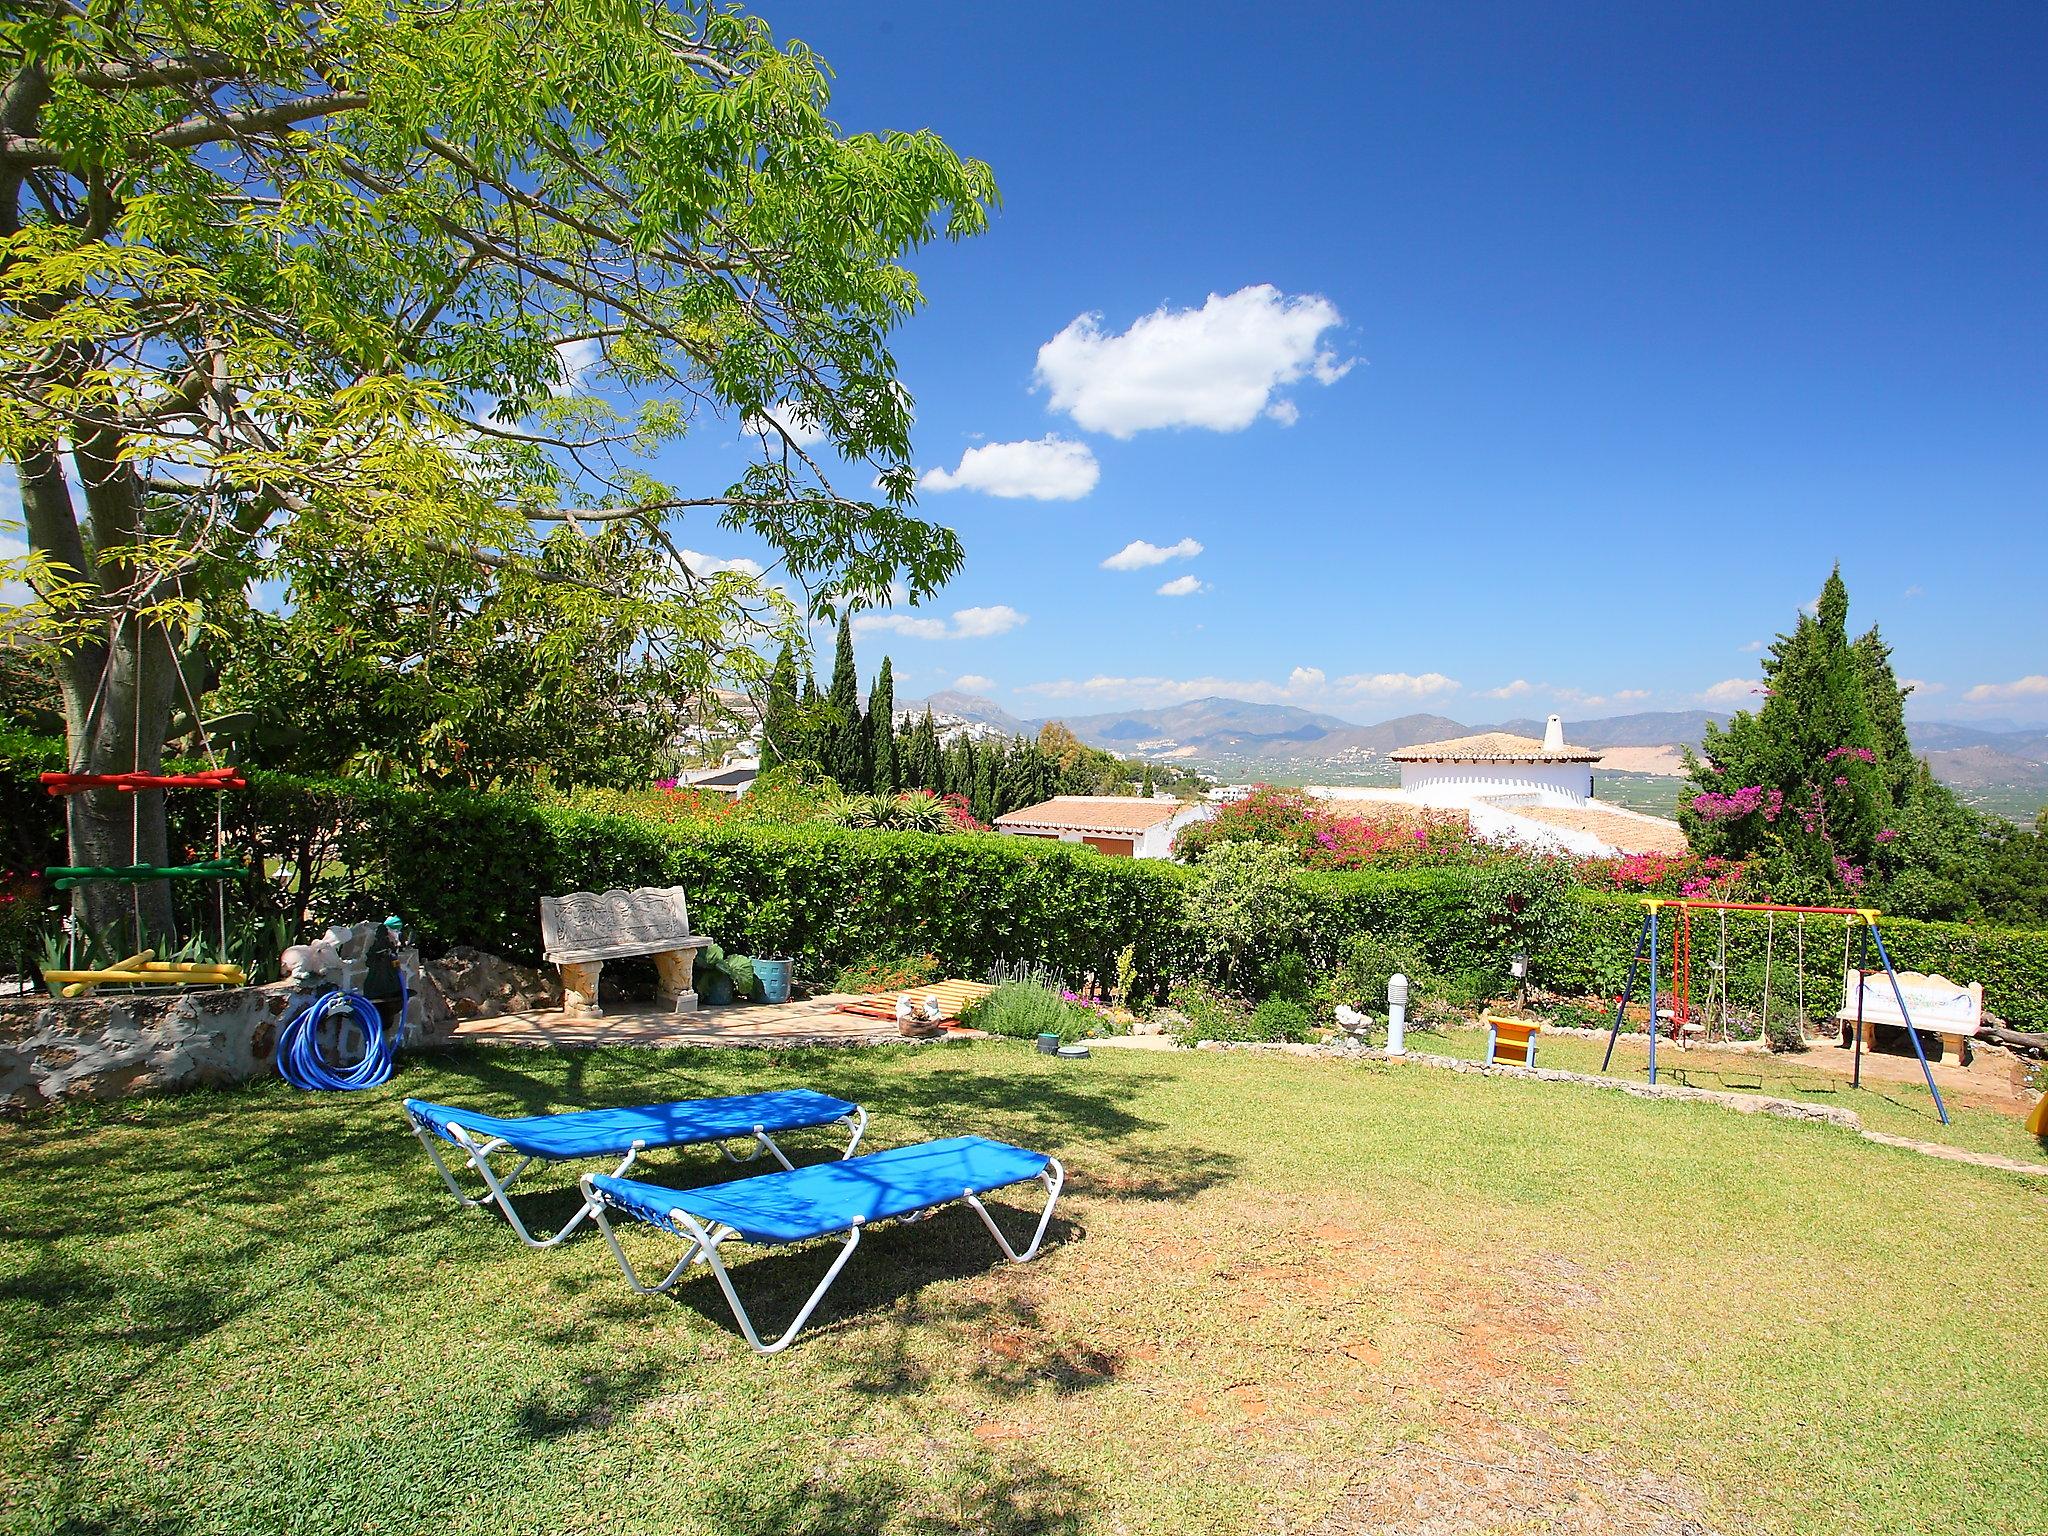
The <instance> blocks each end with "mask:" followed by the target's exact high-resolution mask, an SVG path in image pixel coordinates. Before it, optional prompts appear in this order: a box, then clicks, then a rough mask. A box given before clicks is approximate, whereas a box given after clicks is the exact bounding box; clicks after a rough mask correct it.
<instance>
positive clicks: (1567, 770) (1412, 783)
mask: <svg viewBox="0 0 2048 1536" xmlns="http://www.w3.org/2000/svg"><path fill="white" fill-rule="evenodd" d="M1401 793H1402V794H1403V795H1405V796H1407V797H1408V798H1409V799H1411V800H1414V801H1416V802H1417V803H1419V804H1422V805H1439V806H1453V805H1457V806H1462V805H1464V804H1466V803H1467V802H1469V801H1470V800H1471V799H1472V798H1473V797H1474V796H1477V795H1510V794H1513V795H1533V796H1535V801H1534V803H1535V804H1537V805H1561V806H1570V805H1578V804H1582V803H1583V802H1585V801H1587V800H1590V799H1591V798H1592V797H1593V768H1592V765H1591V764H1589V763H1403V764H1402V765H1401Z"/></svg>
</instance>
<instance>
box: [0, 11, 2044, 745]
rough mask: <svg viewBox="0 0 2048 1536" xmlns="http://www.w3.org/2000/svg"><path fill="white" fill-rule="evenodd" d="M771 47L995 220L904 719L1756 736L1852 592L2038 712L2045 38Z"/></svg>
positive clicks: (1361, 27)
mask: <svg viewBox="0 0 2048 1536" xmlns="http://www.w3.org/2000/svg"><path fill="white" fill-rule="evenodd" d="M762 9H763V12H764V14H766V15H767V16H768V17H769V18H770V20H771V22H772V23H773V25H774V26H775V28H776V30H777V31H778V33H780V34H781V35H783V36H784V37H797V38H801V39H803V40H805V41H806V42H808V43H809V44H811V45H812V46H813V47H814V48H815V49H816V50H817V51H818V52H819V53H820V54H821V55H822V56H823V57H824V58H825V59H826V60H827V61H828V62H829V63H830V64H831V65H832V66H833V67H834V68H835V69H836V71H837V72H838V76H839V81H838V87H837V94H836V99H835V112H836V115H837V116H838V117H839V119H840V121H841V122H842V123H843V124H844V125H845V126H846V127H848V128H849V129H856V130H873V129H882V128H925V127H929V128H932V129H934V130H936V131H937V132H939V133H940V134H941V135H942V136H944V137H945V138H946V139H947V140H948V141H949V142H950V143H951V144H952V145H953V146H954V147H955V148H956V149H958V150H960V151H961V152H963V153H967V154H972V155H976V156H979V157H981V158H983V159H985V160H987V161H988V162H989V163H990V164H991V165H992V166H993V167H994V169H995V172H996V176H997V179H998V181H999V183H1000V185H1001V187H1002V191H1003V199H1004V203H1003V207H1002V209H1001V210H1000V212H999V213H998V214H997V216H996V218H995V220H994V223H993V227H992V228H991V230H990V231H989V232H988V233H987V234H986V235H984V236H982V237H980V238H978V239H975V240H971V241H968V242H965V243H964V244H961V245H958V246H939V247H934V248H932V249H930V250H928V251H926V252H925V253H923V254H922V256H921V257H920V258H919V260H918V262H917V267H918V270H919V272H920V274H921V276H922V278H923V282H924V286H925V291H926V294H927V297H928V299H929V307H928V309H927V310H926V311H925V312H924V313H922V314H921V315H919V316H918V317H917V318H916V319H915V320H913V321H912V322H911V323H910V324H909V325H908V326H907V327H906V328H905V330H904V331H903V332H902V333H901V334H900V336H899V338H898V343H897V351H898V355H899V357H900V359H901V362H902V366H903V373H904V378H905V381H906V382H907V383H908V385H909V386H910V388H911V389H912V391H913V393H914V394H915V396H916V398H917V409H918V435H917V448H918V463H919V466H920V468H922V469H924V470H926V471H927V472H929V478H928V479H927V481H926V488H925V490H924V491H923V492H922V494H921V500H920V505H921V508H922V510H923V512H924V513H925V515H927V516H930V517H932V518H934V519H936V520H938V521H942V522H945V523H947V524H950V525H951V526H953V527H955V528H957V529H958V530H959V531H960V533H961V535H962V537H963V539H964V540H965V543H966V547H967V551H968V560H967V565H966V569H965V571H964V572H963V574H962V575H961V576H960V577H959V579H958V580H957V581H956V582H955V583H954V584H953V585H952V587H951V588H949V590H948V591H947V592H946V593H944V594H943V595H942V597H941V598H940V600H939V601H938V602H937V603H935V604H933V605H930V606H928V607H927V608H925V609H923V610H920V611H918V612H916V613H910V612H901V613H894V614H882V615H869V616H867V617H866V618H865V619H864V620H863V630H864V633H863V638H862V642H861V659H862V663H863V668H864V670H867V669H871V668H872V667H873V666H874V665H876V664H877V663H878V662H879V660H880V658H881V655H882V654H883V652H884V650H887V651H888V652H889V653H891V654H892V655H893V656H894V658H895V662H896V669H897V676H898V679H899V681H898V689H899V696H909V695H912V694H921V693H925V692H928V691H930V690H932V689H935V688H939V687H943V686H947V685H949V684H953V683H955V682H956V680H961V679H966V680H968V681H967V682H966V683H965V684H964V686H967V687H969V688H970V689H972V690H974V691H977V692H982V693H986V694H988V695H990V696H991V697H993V698H995V699H996V700H998V701H999V702H1001V703H1002V704H1004V705H1005V706H1007V707H1009V708H1011V709H1013V710H1015V711H1016V712H1018V713H1020V714H1025V715H1039V714H1050V713H1085V712H1090V711H1093V710H1096V709H1106V708H1112V707H1119V706H1125V705H1135V704H1160V703H1168V702H1173V701H1176V700H1178V699H1183V698H1189V697H1197V696H1200V695H1202V694H1206V693H1226V694H1231V695H1235V696H1239V697H1246V698H1253V699H1271V700H1280V701H1285V702H1291V703H1297V704H1301V705H1304V706H1306V707H1309V708H1313V709H1318V710H1323V711H1327V712H1329V713H1333V714H1337V715H1341V716H1344V717H1346V718H1350V719H1355V720H1361V721H1371V720H1376V719H1382V718H1386V717H1388V716H1391V715H1396V714H1402V713H1407V712H1410V711H1413V710H1417V709H1429V710H1434V711H1438V712H1441V713H1444V714H1449V715H1452V716H1455V717H1458V718H1460V719H1463V720H1466V721H1469V722H1481V721H1487V720H1495V719H1501V718H1506V717H1508V716H1512V715H1526V714H1540V713H1542V712H1545V711H1547V710H1548V709H1551V708H1557V709H1561V710H1562V711H1563V712H1564V713H1565V714H1566V715H1567V716H1568V717H1570V716H1577V717H1584V716H1587V715H1595V714H1610V713H1622V712H1630V711H1634V710H1641V709H1664V708H1688V707H1697V706H1699V705H1701V704H1708V705H1715V706H1720V707H1735V706H1739V705H1742V704H1744V703H1747V702H1752V698H1751V695H1750V694H1749V691H1748V690H1749V689H1750V687H1751V686H1752V685H1753V682H1754V679H1755V677H1756V654H1755V652H1756V650H1757V648H1759V647H1760V645H1761V643H1762V642H1764V641H1766V640H1768V639H1769V638H1770V636H1772V635H1773V634H1774V633H1776V632H1777V631H1779V630H1781V629H1785V628H1787V627H1789V626H1790V624H1791V623H1792V621H1793V618H1794V616H1795V614H1796V612H1797V610H1798V608H1799V606H1800V605H1801V604H1802V603H1804V602H1807V601H1809V600H1810V599H1811V598H1812V597H1813V595H1814V593H1815V592H1816V590H1817V588H1818V586H1819V584H1820V582H1821V580H1822V578H1823V577H1824V576H1825V574H1826V572H1827V569H1828V567H1829V566H1830V564H1831V563H1833V562H1834V561H1836V560H1840V561H1841V563H1842V566H1843V570H1844V574H1845V576H1846V577H1847V579H1848V582H1849V587H1850V592H1851V596H1852V601H1853V608H1852V612H1851V621H1852V624H1853V625H1855V626H1856V627H1858V628H1861V627H1863V626H1865V625H1868V624H1869V623H1871V622H1873V621H1876V622H1879V623H1881V624H1882V626H1883V628H1884V631H1885V633H1886V635H1887V636H1888V637H1889V639H1890V640H1891V641H1892V643H1893V645H1894V647H1895V660H1896V662H1897V664H1898V667H1899V670H1900V673H1901V675H1902V676H1905V677H1910V678H1915V679H1919V680H1921V681H1922V682H1923V684H1924V687H1923V691H1922V693H1921V694H1920V696H1919V697H1918V698H1917V699H1916V700H1915V702H1914V705H1913V706H1912V707H1913V709H1914V712H1915V713H1916V714H1918V715H1920V716H1922V717H1931V718H1948V719H1962V720H1969V719H1978V720H1998V719H2005V720H2013V721H2017V722H2022V723H2036V722H2043V721H2048V675H2044V674H2048V618H2044V616H2043V614H2044V608H2043V603H2042V593H2041V586H2042V570H2043V566H2044V560H2043V553H2044V545H2048V539H2044V537H2043V534H2042V531H2041V530H2042V529H2043V527H2044V523H2048V517H2044V514H2048V362H2044V359H2048V284H2044V282H2043V281H2042V266H2041V260H2042V253H2043V252H2044V251H2048V185H2044V181H2048V171H2044V167H2048V92H2044V91H2043V90H2042V89H2041V70H2042V65H2043V62H2044V60H2048V7H2043V6H2041V5H2039V4H2038V3H2035V4H2027V5H2012V6H1998V5H1990V4H1980V5H1972V6H1968V7H1960V8H1958V7H1949V6H1937V5H1929V6H1925V7H1904V6H1885V5H1879V4H1865V5H1859V6H1854V7H1831V8H1826V9H1823V8H1820V7H1802V8H1797V9H1798V10H1799V12H1800V14H1797V15H1792V14H1787V13H1786V8H1783V7H1778V6H1765V5H1754V6H1733V5H1716V4H1701V5H1693V6H1687V7H1684V8H1675V7H1650V6H1611V7H1601V6H1596V5H1591V4H1580V5H1575V6H1572V7H1554V6H1523V7H1509V6H1505V5H1480V4H1453V5H1442V4H1427V5H1423V4H1418V5H1384V4H1381V5H1373V6H1370V7H1366V6H1351V5H1328V6H1298V5H1297V6H1284V5H1283V6H1275V7H1267V8H1264V9H1253V10H1247V9H1245V8H1244V7H1241V6H1231V7H1223V6H1201V5H1194V4H1186V3H1176V4H1139V3H1128V0H1120V3H1118V4H1116V5H1084V4H1068V3H1057V0H1037V3H1034V4H1031V5H1028V6H1026V5H960V4H957V3H933V0H893V3H891V4H890V5H888V6H886V7H877V6H854V5H847V4H843V3H836V0H834V3H827V0H802V3H797V0H790V3H774V0H762ZM714 436H715V434H714ZM1048 440H1049V441H1048ZM740 452H741V448H740V445H739V444H738V443H737V442H736V441H734V440H732V439H731V438H725V439H723V440H721V441H713V440H711V438H709V437H707V438H705V439H703V440H700V441H698V442H696V443H693V444H691V445H686V446H685V447H684V448H682V449H681V450H679V451H678V452H677V453H676V454H675V455H674V456H673V457H672V459H671V461H670V462H669V464H668V465H667V466H666V467H667V469H668V472H669V473H671V474H672V475H673V476H674V477H675V478H677V479H678V480H679V482H680V483H683V484H699V485H701V484H707V483H712V484H715V485H718V486H722V485H723V484H725V483H726V481H727V480H728V479H729V478H730V477H731V472H732V470H733V469H734V467H735V466H736V464H737V460H738V455H739V453H740ZM5 490H6V491H8V492H11V491H12V486H11V485H10V486H7V487H5ZM999 491H1008V492H1010V493H1012V494H1008V495H1002V494H996V492H999ZM10 499H11V497H10ZM683 541H684V542H685V543H687V544H689V545H690V546H691V547H692V548H695V549H698V550H701V551H703V552H704V553H705V554H707V555H709V556H713V557H717V558H732V557H747V556H755V555H759V554H761V553H762V552H761V551H760V550H758V549H752V548H749V547H748V546H747V545H746V544H745V543H744V542H743V541H740V540H738V539H736V538H735V537H733V536H731V535H727V534H724V533H722V532H721V531H719V530H718V529H717V528H716V527H715V526H712V525H711V524H710V522H709V521H708V520H706V522H705V524H704V525H703V526H701V527H699V526H696V525H694V524H693V525H687V526H686V527H685V528H684V530H683ZM1133 545H1150V546H1152V547H1153V549H1152V551H1151V552H1150V553H1148V551H1147V550H1145V549H1144V548H1142V547H1140V548H1137V549H1132V546H1133ZM1196 547H1199V553H1193V552H1192V551H1194V550H1195V549H1196ZM1120 551H1130V552H1129V553H1128V554H1126V555H1125V556H1124V558H1123V559H1121V560H1116V559H1114V558H1113V557H1116V556H1117V555H1118V554H1119V552H1120ZM4 553H6V551H5V550H0V554H4ZM1151 554H1157V555H1158V556H1159V557H1160V558H1158V559H1157V560H1156V561H1154V562H1153V563H1144V562H1145V561H1146V560H1148V559H1150V557H1151ZM1106 561H1108V562H1110V566H1109V568H1105V562H1106Z"/></svg>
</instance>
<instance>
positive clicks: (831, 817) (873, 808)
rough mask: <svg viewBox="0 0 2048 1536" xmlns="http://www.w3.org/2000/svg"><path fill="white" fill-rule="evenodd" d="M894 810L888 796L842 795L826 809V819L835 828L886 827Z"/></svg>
mask: <svg viewBox="0 0 2048 1536" xmlns="http://www.w3.org/2000/svg"><path fill="white" fill-rule="evenodd" d="M892 809H893V807H892V806H891V805H890V803H889V800H888V797H887V796H877V795H841V796H840V797H839V798H838V799H837V800H835V801H833V802H832V804H830V805H829V806H827V807H826V808H825V819H826V820H827V821H829V822H831V823H832V824H833V825H834V826H835V827H861V828H873V827H884V826H887V825H888V824H889V823H888V816H889V812H890V811H891V810H892Z"/></svg>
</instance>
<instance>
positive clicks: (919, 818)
mask: <svg viewBox="0 0 2048 1536" xmlns="http://www.w3.org/2000/svg"><path fill="white" fill-rule="evenodd" d="M889 825H890V826H892V827H895V828H897V829H898V830H899V831H904V832H950V831H952V830H953V818H952V817H951V816H950V815H948V814H947V811H946V802H945V801H943V800H941V799H940V798H939V797H938V796H937V795H935V794H933V793H932V792H931V791H930V790H928V789H913V790H910V791H908V792H906V793H904V794H901V795H898V796H897V797H896V803H895V804H894V805H892V806H891V807H890V816H889Z"/></svg>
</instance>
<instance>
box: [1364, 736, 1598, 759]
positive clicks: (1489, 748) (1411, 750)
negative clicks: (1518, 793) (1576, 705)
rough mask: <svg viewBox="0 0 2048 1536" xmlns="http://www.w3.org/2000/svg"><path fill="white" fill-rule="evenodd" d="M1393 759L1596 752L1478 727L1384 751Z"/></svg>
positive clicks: (1551, 756)
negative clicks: (1476, 731)
mask: <svg viewBox="0 0 2048 1536" xmlns="http://www.w3.org/2000/svg"><path fill="white" fill-rule="evenodd" d="M1387 756H1388V759H1389V761H1391V762H1396V763H1443V762H1460V763H1472V762H1478V763H1597V762H1599V761H1600V754H1599V753H1598V752H1589V751H1587V750H1586V749H1585V748H1584V747H1574V746H1565V747H1562V748H1557V749H1552V748H1549V747H1546V746H1544V745H1543V743H1542V742H1540V741H1538V740H1537V739H1536V738H1535V737H1534V736H1511V735H1509V734H1508V733H1507V732H1506V731H1481V732H1480V733H1479V734H1478V735H1477V736H1455V737H1453V738H1452V739H1451V740H1449V741H1425V742H1423V743H1422V745H1420V746H1416V747H1403V748H1402V749H1401V750H1400V751H1398V752H1390V753H1388V754H1387Z"/></svg>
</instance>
